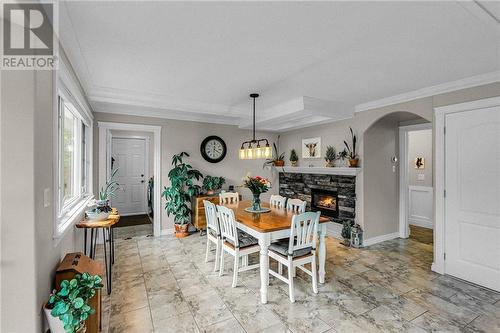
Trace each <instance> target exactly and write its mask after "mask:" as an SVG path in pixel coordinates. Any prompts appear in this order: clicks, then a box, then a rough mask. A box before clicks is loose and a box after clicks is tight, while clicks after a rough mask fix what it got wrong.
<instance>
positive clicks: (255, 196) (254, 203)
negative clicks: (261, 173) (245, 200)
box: [252, 193, 262, 211]
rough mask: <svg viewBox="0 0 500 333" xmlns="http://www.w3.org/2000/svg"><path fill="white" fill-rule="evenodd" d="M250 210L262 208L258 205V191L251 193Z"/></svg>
mask: <svg viewBox="0 0 500 333" xmlns="http://www.w3.org/2000/svg"><path fill="white" fill-rule="evenodd" d="M252 210H254V211H260V210H262V208H261V207H260V193H253V200H252Z"/></svg>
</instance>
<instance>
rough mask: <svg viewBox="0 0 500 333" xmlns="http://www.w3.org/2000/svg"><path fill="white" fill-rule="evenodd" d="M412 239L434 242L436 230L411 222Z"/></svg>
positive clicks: (425, 242)
mask: <svg viewBox="0 0 500 333" xmlns="http://www.w3.org/2000/svg"><path fill="white" fill-rule="evenodd" d="M410 239H413V240H415V241H417V242H420V243H424V244H430V245H432V244H434V230H432V229H429V228H423V227H419V226H416V225H411V224H410Z"/></svg>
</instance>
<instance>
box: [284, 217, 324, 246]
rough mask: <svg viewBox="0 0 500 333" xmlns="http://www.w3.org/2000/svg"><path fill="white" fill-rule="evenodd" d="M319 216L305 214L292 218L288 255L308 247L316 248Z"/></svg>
mask: <svg viewBox="0 0 500 333" xmlns="http://www.w3.org/2000/svg"><path fill="white" fill-rule="evenodd" d="M320 215H321V213H320V212H307V213H302V214H299V215H294V216H293V218H292V226H291V230H290V243H289V245H288V253H289V254H293V252H294V251H296V250H300V249H304V248H308V247H311V248H313V249H315V248H316V239H317V237H318V224H319V217H320Z"/></svg>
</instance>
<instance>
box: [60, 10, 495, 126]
mask: <svg viewBox="0 0 500 333" xmlns="http://www.w3.org/2000/svg"><path fill="white" fill-rule="evenodd" d="M481 4H482V6H478V5H477V4H476V3H474V2H470V3H468V4H466V5H464V4H463V3H457V2H397V3H396V2H196V3H195V2H139V1H137V2H86V1H81V2H80V1H71V2H65V3H62V4H61V6H60V23H59V24H60V25H59V33H60V36H61V40H62V44H63V47H64V49H65V50H66V52H67V54H68V57H69V58H70V60H71V62H72V64H73V66H74V68H75V70H76V72H77V74H78V76H79V77H80V80H81V81H82V85H83V87H84V89H85V91H86V93H87V95H88V97H89V99H90V102H91V104H92V106H93V108H94V110H95V111H97V112H114V113H126V114H139V115H141V114H143V115H148V116H158V117H166V118H175V119H186V120H201V121H210V122H215V123H227V124H237V125H240V126H241V127H247V126H248V124H249V117H250V115H251V100H250V99H249V97H248V94H249V93H250V92H259V93H261V98H259V100H258V103H257V116H258V118H259V120H260V122H259V128H261V129H271V130H277V131H281V130H287V129H290V128H295V127H300V126H307V125H311V124H315V123H319V122H324V121H332V120H335V119H344V118H346V117H349V116H352V114H353V112H354V107H355V106H356V105H359V104H363V103H367V102H370V101H373V100H377V99H381V98H385V97H389V96H393V95H397V94H401V93H405V92H408V91H413V90H418V89H422V88H425V87H429V86H434V85H438V84H443V83H446V82H450V81H455V80H461V79H464V78H468V77H471V76H476V75H482V74H485V73H490V72H494V71H498V70H500V60H499V59H500V39H499V38H500V26H499V23H498V16H497V17H495V15H498V13H500V11H499V6H498V5H497V4H494V3H486V2H484V3H483V2H481ZM485 9H486V10H485ZM296 101H302V102H301V103H302V104H303V105H304V108H303V109H300V107H298V106H297V105H300V103H297V102H296ZM306 101H307V103H306ZM311 101H313V102H311ZM297 124H299V125H297Z"/></svg>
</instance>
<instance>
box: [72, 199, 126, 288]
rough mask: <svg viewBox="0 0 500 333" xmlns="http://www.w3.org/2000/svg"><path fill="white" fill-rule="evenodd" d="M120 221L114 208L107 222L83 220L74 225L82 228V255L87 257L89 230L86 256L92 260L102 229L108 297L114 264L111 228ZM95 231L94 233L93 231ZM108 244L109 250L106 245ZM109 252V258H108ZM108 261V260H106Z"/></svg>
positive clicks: (113, 243)
mask: <svg viewBox="0 0 500 333" xmlns="http://www.w3.org/2000/svg"><path fill="white" fill-rule="evenodd" d="M118 221H120V215H119V214H118V211H117V210H116V208H113V209H112V211H111V214H110V215H109V217H108V219H107V220H104V221H91V220H88V219H84V220H82V221H81V222H79V223H77V224H76V227H77V228H82V229H83V230H84V236H83V237H84V241H83V244H84V253H85V255H87V230H89V229H90V246H89V254H88V256H89V257H90V258H92V259H94V257H95V248H96V243H97V234H98V232H99V229H102V238H103V243H104V244H103V245H104V266H105V267H106V286H107V290H108V295H109V294H111V277H112V274H111V273H112V266H113V264H114V262H115V242H114V236H113V226H114V225H115V224H117V223H118ZM94 230H95V231H94ZM108 242H109V250H106V248H107V247H108V246H107V245H106V243H108ZM108 251H109V256H108ZM108 259H109V260H108Z"/></svg>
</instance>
